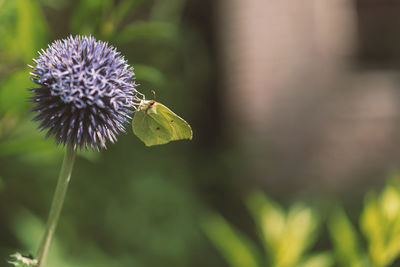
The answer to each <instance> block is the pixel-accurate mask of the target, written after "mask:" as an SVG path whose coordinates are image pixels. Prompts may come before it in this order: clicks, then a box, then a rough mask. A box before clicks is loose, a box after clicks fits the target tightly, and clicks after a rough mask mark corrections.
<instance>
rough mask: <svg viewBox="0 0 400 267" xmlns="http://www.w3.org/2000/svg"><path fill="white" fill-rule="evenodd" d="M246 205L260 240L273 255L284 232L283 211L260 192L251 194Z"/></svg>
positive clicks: (284, 219)
mask: <svg viewBox="0 0 400 267" xmlns="http://www.w3.org/2000/svg"><path fill="white" fill-rule="evenodd" d="M247 205H248V207H249V210H250V211H251V213H252V215H253V218H254V219H255V221H256V223H257V225H258V227H259V229H260V230H261V238H262V240H263V241H264V244H265V246H266V249H267V250H268V251H271V253H272V254H275V253H276V252H277V251H276V249H277V247H278V243H279V242H280V240H281V237H282V236H283V234H284V231H285V224H286V222H285V221H286V218H285V214H284V211H283V210H282V208H281V207H280V206H279V205H278V204H276V203H274V202H272V201H271V200H269V199H268V198H267V197H265V196H264V194H263V193H260V192H258V193H254V194H252V195H251V196H250V197H249V198H248V199H247Z"/></svg>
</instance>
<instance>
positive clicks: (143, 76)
mask: <svg viewBox="0 0 400 267" xmlns="http://www.w3.org/2000/svg"><path fill="white" fill-rule="evenodd" d="M135 74H136V77H137V79H138V80H139V81H146V82H150V83H152V84H154V85H160V84H162V83H163V82H164V74H163V73H162V72H161V71H159V70H158V69H156V68H153V67H151V66H146V65H140V64H135Z"/></svg>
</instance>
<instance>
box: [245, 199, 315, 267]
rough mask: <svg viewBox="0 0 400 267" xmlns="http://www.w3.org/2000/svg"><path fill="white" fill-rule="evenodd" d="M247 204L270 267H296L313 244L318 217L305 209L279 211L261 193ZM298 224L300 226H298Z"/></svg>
mask: <svg viewBox="0 0 400 267" xmlns="http://www.w3.org/2000/svg"><path fill="white" fill-rule="evenodd" d="M247 205H248V207H249V209H250V211H251V212H252V214H253V217H254V219H255V220H256V222H257V224H258V225H259V228H260V229H261V232H262V238H263V240H264V243H265V248H266V252H267V254H268V256H269V258H270V259H271V264H272V265H273V266H279V267H283V266H295V265H296V264H299V261H300V259H301V258H302V257H303V254H304V253H305V252H306V251H307V249H308V248H309V247H310V246H311V245H312V244H313V243H314V242H315V237H316V234H317V229H318V224H319V218H318V216H317V214H316V213H315V212H314V211H313V210H312V209H311V208H308V207H305V206H304V205H301V204H296V205H294V206H292V207H291V208H290V210H289V212H288V214H287V215H286V214H285V213H284V211H283V210H282V208H281V207H280V206H279V205H278V204H276V203H274V202H273V201H271V200H269V199H268V198H267V197H265V196H264V194H262V193H255V194H252V195H251V196H250V197H249V198H248V200H247ZM299 225H301V227H299Z"/></svg>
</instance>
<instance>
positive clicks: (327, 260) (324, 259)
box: [299, 252, 334, 267]
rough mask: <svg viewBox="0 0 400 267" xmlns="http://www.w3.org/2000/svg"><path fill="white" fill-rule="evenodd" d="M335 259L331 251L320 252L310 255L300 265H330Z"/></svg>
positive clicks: (319, 266) (328, 266) (307, 266)
mask: <svg viewBox="0 0 400 267" xmlns="http://www.w3.org/2000/svg"><path fill="white" fill-rule="evenodd" d="M333 264H334V261H333V257H332V254H331V253H329V252H324V253H319V254H316V255H313V256H311V257H309V258H308V259H307V260H305V261H304V262H303V263H302V264H300V265H299V267H330V266H333Z"/></svg>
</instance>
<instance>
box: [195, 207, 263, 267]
mask: <svg viewBox="0 0 400 267" xmlns="http://www.w3.org/2000/svg"><path fill="white" fill-rule="evenodd" d="M202 226H203V229H204V232H205V233H206V235H207V236H208V238H209V239H210V240H211V241H212V243H213V244H214V246H215V247H216V248H217V249H218V250H219V251H220V252H221V254H222V255H223V256H224V258H225V260H226V261H227V262H228V263H229V265H230V266H232V267H242V266H248V267H258V266H261V264H260V255H258V252H257V249H256V248H255V246H254V244H252V242H251V241H250V240H249V239H247V238H246V236H244V235H243V234H241V233H240V232H239V231H238V230H236V229H234V227H232V226H231V225H230V224H229V223H228V222H227V221H226V220H225V219H224V218H223V217H222V216H220V215H218V214H209V215H208V217H207V220H204V222H203V224H202Z"/></svg>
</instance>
